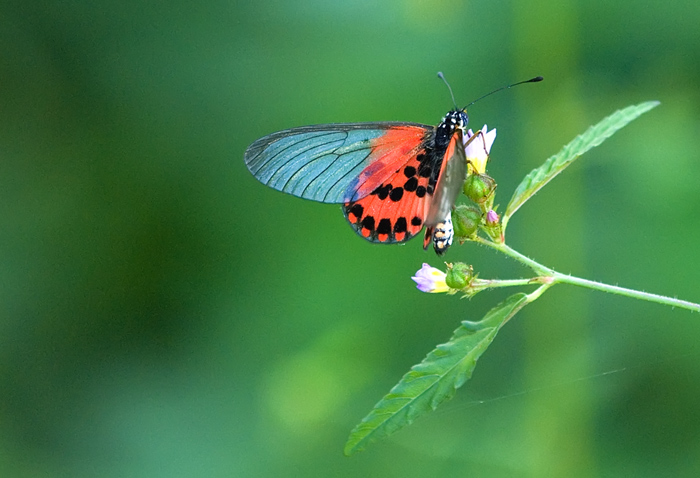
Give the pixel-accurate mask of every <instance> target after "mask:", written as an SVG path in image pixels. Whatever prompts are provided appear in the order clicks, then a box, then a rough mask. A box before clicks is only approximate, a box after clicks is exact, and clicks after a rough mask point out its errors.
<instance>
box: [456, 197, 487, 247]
mask: <svg viewBox="0 0 700 478" xmlns="http://www.w3.org/2000/svg"><path fill="white" fill-rule="evenodd" d="M480 223H481V211H480V210H479V208H477V207H476V206H467V205H464V204H460V205H459V206H457V207H456V208H455V209H454V210H453V211H452V224H453V226H454V230H455V236H456V237H457V238H458V239H460V238H467V237H469V236H471V235H472V234H474V233H475V232H476V230H477V229H478V227H479V224H480Z"/></svg>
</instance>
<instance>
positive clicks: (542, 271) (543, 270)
mask: <svg viewBox="0 0 700 478" xmlns="http://www.w3.org/2000/svg"><path fill="white" fill-rule="evenodd" d="M474 242H478V243H479V244H483V245H484V246H488V247H490V248H492V249H496V250H497V251H500V252H502V253H503V254H505V255H507V256H510V257H512V258H513V259H515V260H516V261H518V262H520V263H522V264H525V265H526V266H528V267H529V268H530V269H532V270H533V271H535V273H537V274H539V275H542V276H553V275H554V274H555V272H554V271H553V270H552V269H550V268H549V267H546V266H543V265H542V264H540V263H539V262H537V261H534V260H532V259H530V258H529V257H527V256H524V255H522V254H521V253H519V252H518V251H516V250H515V249H513V248H511V247H510V246H508V245H506V244H505V243H500V244H499V243H496V242H493V241H489V240H488V239H484V238H482V237H479V236H477V237H476V238H475V239H474Z"/></svg>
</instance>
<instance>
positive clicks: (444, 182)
mask: <svg viewBox="0 0 700 478" xmlns="http://www.w3.org/2000/svg"><path fill="white" fill-rule="evenodd" d="M441 166H442V167H441V171H440V175H439V176H438V181H437V185H436V186H435V194H434V195H433V200H432V201H431V202H430V207H429V209H428V212H427V214H426V217H425V223H426V226H434V225H436V224H437V223H438V222H443V221H444V220H445V218H447V216H448V214H451V211H452V207H453V206H454V205H455V201H457V196H459V193H460V191H461V190H462V187H463V186H464V181H465V180H466V178H467V156H466V154H465V152H464V143H463V142H462V131H461V130H457V131H456V132H455V134H453V135H452V139H451V140H450V143H449V144H448V146H447V150H446V151H445V158H444V159H443V161H442V165H441Z"/></svg>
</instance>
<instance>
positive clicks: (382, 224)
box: [377, 218, 391, 234]
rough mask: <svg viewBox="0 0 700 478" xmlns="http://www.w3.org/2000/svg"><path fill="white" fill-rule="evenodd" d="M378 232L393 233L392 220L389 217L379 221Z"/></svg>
mask: <svg viewBox="0 0 700 478" xmlns="http://www.w3.org/2000/svg"><path fill="white" fill-rule="evenodd" d="M377 234H391V221H390V220H389V219H387V218H384V219H382V220H381V221H379V225H378V226H377Z"/></svg>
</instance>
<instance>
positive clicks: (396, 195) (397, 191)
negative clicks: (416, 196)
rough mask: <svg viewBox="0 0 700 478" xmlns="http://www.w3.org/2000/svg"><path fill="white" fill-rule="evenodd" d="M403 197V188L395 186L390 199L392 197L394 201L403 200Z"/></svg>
mask: <svg viewBox="0 0 700 478" xmlns="http://www.w3.org/2000/svg"><path fill="white" fill-rule="evenodd" d="M402 197H403V188H394V189H392V190H391V193H390V194H389V199H391V200H392V201H394V202H399V201H401V198H402Z"/></svg>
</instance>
